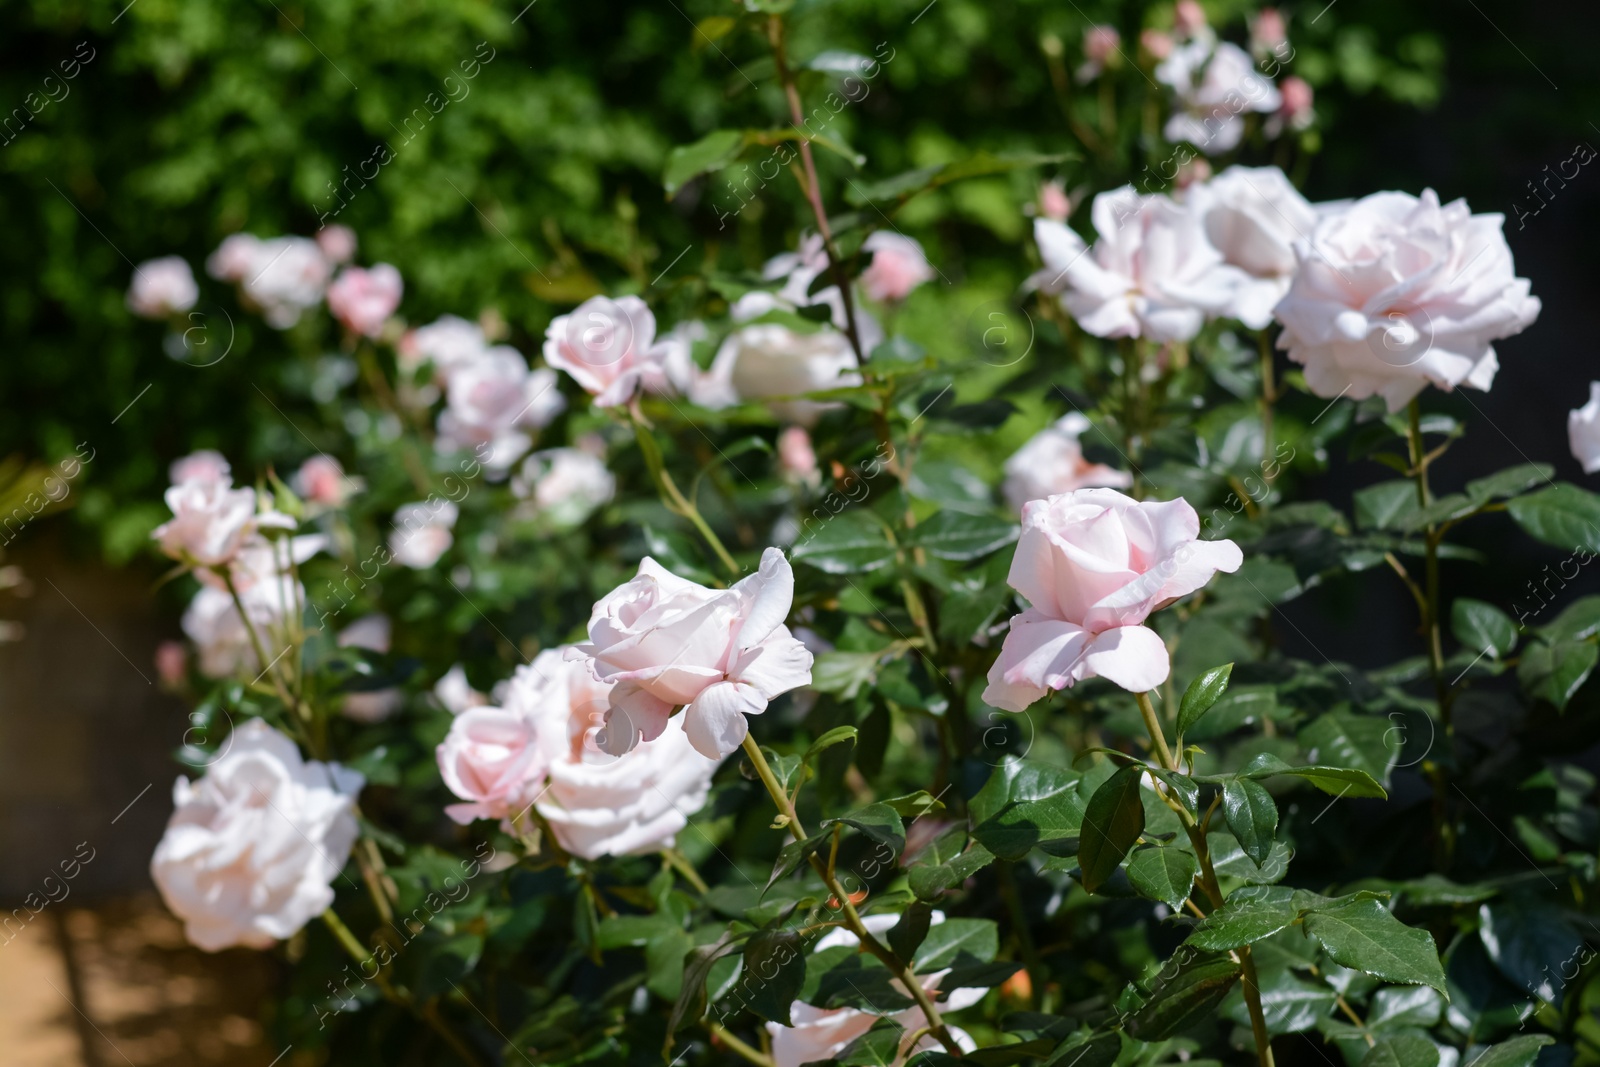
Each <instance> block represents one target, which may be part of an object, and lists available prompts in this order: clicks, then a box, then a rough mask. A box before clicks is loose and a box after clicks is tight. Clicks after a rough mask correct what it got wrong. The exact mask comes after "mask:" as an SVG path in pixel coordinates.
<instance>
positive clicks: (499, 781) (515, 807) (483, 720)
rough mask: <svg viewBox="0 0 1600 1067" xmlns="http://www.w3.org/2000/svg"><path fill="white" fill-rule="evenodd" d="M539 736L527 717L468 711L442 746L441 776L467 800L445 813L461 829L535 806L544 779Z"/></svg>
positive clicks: (454, 723) (439, 752)
mask: <svg viewBox="0 0 1600 1067" xmlns="http://www.w3.org/2000/svg"><path fill="white" fill-rule="evenodd" d="M537 736H538V735H537V731H536V730H535V729H534V725H533V723H532V722H530V721H529V720H528V719H527V718H526V717H525V716H523V715H519V714H518V713H516V712H514V711H506V710H504V709H502V708H494V707H489V706H487V705H485V706H482V707H475V708H468V709H467V710H465V711H463V712H462V713H461V714H459V715H457V716H456V717H455V719H454V720H453V721H452V722H451V724H450V733H449V734H448V735H446V737H445V739H444V740H443V741H441V742H440V743H439V747H438V749H437V756H438V760H439V773H440V775H442V776H443V778H444V784H445V785H446V786H448V787H449V789H450V792H452V793H454V794H455V795H456V796H458V797H460V798H461V799H462V800H464V801H466V803H464V804H451V805H450V806H449V807H447V808H445V809H444V811H445V814H446V815H448V816H450V818H452V819H454V820H455V821H456V822H458V823H460V824H462V825H463V826H464V825H466V824H467V823H469V822H471V821H472V820H473V819H511V818H513V817H515V816H517V815H519V814H521V813H522V812H523V811H524V810H526V809H527V808H528V806H529V805H531V804H532V803H533V801H534V799H535V797H536V796H537V795H538V792H539V788H540V786H541V784H542V778H543V774H544V757H543V755H542V754H541V753H540V751H539V746H538V745H537V744H536V743H535V742H536V739H537Z"/></svg>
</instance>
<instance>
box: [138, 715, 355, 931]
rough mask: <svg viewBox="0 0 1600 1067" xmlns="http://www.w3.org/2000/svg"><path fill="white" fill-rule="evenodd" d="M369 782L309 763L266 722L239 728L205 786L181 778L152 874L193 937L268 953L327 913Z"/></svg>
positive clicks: (332, 766) (334, 765)
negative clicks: (361, 794)
mask: <svg viewBox="0 0 1600 1067" xmlns="http://www.w3.org/2000/svg"><path fill="white" fill-rule="evenodd" d="M362 781H363V780H362V777H361V775H360V774H358V773H356V772H355V771H352V770H350V769H348V768H346V767H341V766H339V765H338V764H337V763H318V762H316V761H314V760H304V759H302V758H301V756H300V750H299V749H298V748H296V747H295V744H294V742H293V741H291V740H289V739H288V738H287V737H285V736H283V735H282V734H280V733H278V732H277V731H276V730H274V729H272V728H271V727H270V726H268V725H267V724H266V723H264V722H262V721H261V720H260V719H251V720H249V721H247V722H245V723H243V724H242V725H240V726H239V728H238V729H236V730H234V731H233V734H232V735H231V736H230V737H229V738H228V740H227V741H225V742H224V743H223V746H222V752H221V754H220V755H218V756H217V757H216V759H215V761H214V762H212V764H211V765H210V766H209V767H207V768H206V773H205V775H204V776H203V777H202V778H200V780H199V781H196V782H190V781H189V780H188V779H187V778H182V777H180V778H179V779H178V781H177V784H176V785H174V786H173V790H172V801H173V804H174V806H175V808H176V810H175V811H173V813H172V818H171V820H169V821H168V823H167V831H166V833H165V834H163V835H162V837H161V843H160V844H158V845H157V846H156V851H155V855H153V856H152V857H151V858H150V877H151V878H152V879H154V881H155V883H156V887H157V888H158V889H160V890H161V897H162V899H163V900H165V901H166V903H167V907H168V908H170V909H172V912H173V914H175V915H177V916H178V917H179V918H180V919H182V920H183V923H184V934H185V936H187V937H188V939H189V941H190V942H191V943H193V944H195V945H197V946H198V947H200V948H202V949H205V950H206V951H207V952H216V951H219V950H221V949H224V948H229V947H231V946H233V945H244V946H247V947H250V948H267V947H269V946H271V944H272V943H273V942H274V941H281V940H283V939H285V938H288V937H291V936H293V935H294V934H295V932H297V931H298V930H299V929H300V928H301V927H302V926H304V925H305V924H306V923H307V922H309V921H310V920H312V919H314V918H316V917H317V916H318V915H320V914H322V912H323V911H325V910H326V909H327V908H328V906H329V905H331V904H332V903H333V889H332V887H331V885H330V883H331V882H332V880H333V879H334V878H336V877H337V876H338V874H339V871H340V870H341V869H342V868H343V867H344V862H345V859H346V858H347V857H348V856H349V855H350V848H351V846H352V845H354V844H355V841H356V837H357V834H358V832H359V831H358V828H357V825H356V818H355V814H354V809H355V800H356V794H357V793H359V792H360V791H361V786H362Z"/></svg>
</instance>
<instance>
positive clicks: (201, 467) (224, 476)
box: [167, 448, 233, 485]
mask: <svg viewBox="0 0 1600 1067" xmlns="http://www.w3.org/2000/svg"><path fill="white" fill-rule="evenodd" d="M167 477H168V478H170V479H172V484H173V485H182V484H183V483H184V482H220V483H221V484H223V485H232V484H233V468H232V467H230V466H229V465H228V461H227V459H226V458H224V456H223V455H222V453H221V452H213V451H212V450H211V449H209V448H203V449H201V450H200V451H198V452H191V453H190V454H189V455H187V456H184V457H183V458H182V459H175V460H173V461H172V466H170V467H168V468H167Z"/></svg>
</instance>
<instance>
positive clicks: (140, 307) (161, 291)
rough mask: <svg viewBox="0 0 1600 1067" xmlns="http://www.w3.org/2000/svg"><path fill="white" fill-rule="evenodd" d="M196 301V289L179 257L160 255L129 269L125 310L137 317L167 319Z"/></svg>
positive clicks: (188, 270) (198, 291) (184, 263)
mask: <svg viewBox="0 0 1600 1067" xmlns="http://www.w3.org/2000/svg"><path fill="white" fill-rule="evenodd" d="M199 299H200V287H199V286H197V285H195V283H194V272H193V271H191V270H190V269H189V264H188V263H187V262H186V261H185V260H184V259H183V257H182V256H162V257H161V258H160V259H151V260H147V261H145V262H144V263H141V264H139V265H138V266H137V267H135V268H133V283H132V284H131V285H129V286H128V310H129V311H131V312H133V313H134V314H135V315H138V316H139V317H140V318H144V319H167V318H171V317H172V316H173V315H177V314H179V313H181V312H184V311H188V310H189V309H190V308H192V307H194V304H195V301H196V300H199Z"/></svg>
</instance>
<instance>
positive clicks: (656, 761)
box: [502, 649, 719, 859]
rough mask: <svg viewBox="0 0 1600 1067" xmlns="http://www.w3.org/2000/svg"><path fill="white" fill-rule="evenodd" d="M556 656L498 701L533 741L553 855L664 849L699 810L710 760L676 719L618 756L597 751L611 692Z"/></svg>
mask: <svg viewBox="0 0 1600 1067" xmlns="http://www.w3.org/2000/svg"><path fill="white" fill-rule="evenodd" d="M564 652H565V649H548V650H546V651H544V652H541V653H539V655H538V656H537V657H536V658H535V659H534V661H533V662H532V663H530V664H527V665H526V666H523V667H519V668H517V672H516V674H514V675H513V676H512V678H511V682H510V684H509V685H508V686H507V688H506V692H505V693H504V694H503V696H502V703H503V705H504V706H505V708H506V709H507V710H508V711H516V712H518V713H519V714H521V715H523V716H525V717H526V718H527V719H528V720H529V721H530V722H532V723H533V724H534V726H535V728H536V730H537V733H538V746H539V749H540V751H541V752H542V753H543V756H544V764H545V767H546V774H547V775H548V782H547V788H546V790H545V791H544V792H542V793H541V794H540V799H539V801H538V803H537V808H538V811H539V814H540V815H541V816H543V817H544V820H545V822H547V823H548V824H549V825H550V829H551V830H552V831H553V832H554V833H555V835H556V839H557V840H558V841H560V843H561V847H562V848H564V849H566V850H567V851H568V852H571V853H572V854H574V855H577V856H582V857H584V858H586V859H596V858H598V857H600V856H625V855H631V854H634V853H640V852H650V851H654V850H656V849H661V848H669V847H671V845H672V843H673V838H674V835H676V834H677V833H678V831H680V830H682V829H683V828H684V827H685V826H687V825H688V823H689V816H691V815H693V814H694V813H695V812H697V811H699V810H700V808H701V807H702V806H704V804H705V802H706V796H707V794H708V792H709V791H710V788H711V776H712V775H713V774H714V773H715V772H716V769H717V766H718V763H719V761H717V760H714V759H708V758H707V757H705V756H702V755H701V754H700V753H699V752H696V751H695V750H694V747H693V746H692V745H690V744H689V738H688V736H687V735H686V734H685V733H684V732H683V722H682V720H681V719H678V718H674V719H670V720H668V722H667V725H666V727H665V728H664V729H663V730H662V731H661V735H660V736H659V737H657V738H655V740H653V741H642V742H640V743H639V745H638V747H636V748H634V749H633V750H632V751H631V752H627V753H625V754H624V755H621V756H611V755H607V754H606V753H604V752H602V751H600V749H599V748H598V747H597V746H596V744H595V742H594V734H595V732H596V730H597V729H598V728H599V727H600V726H601V725H602V724H603V723H604V721H605V714H606V710H607V708H608V706H609V695H610V691H611V686H610V684H608V683H605V682H599V681H596V680H595V679H594V678H593V677H592V676H591V675H590V673H589V670H588V668H587V666H586V665H585V664H584V663H583V662H581V661H574V660H571V659H567V658H566V657H565V655H564Z"/></svg>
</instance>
